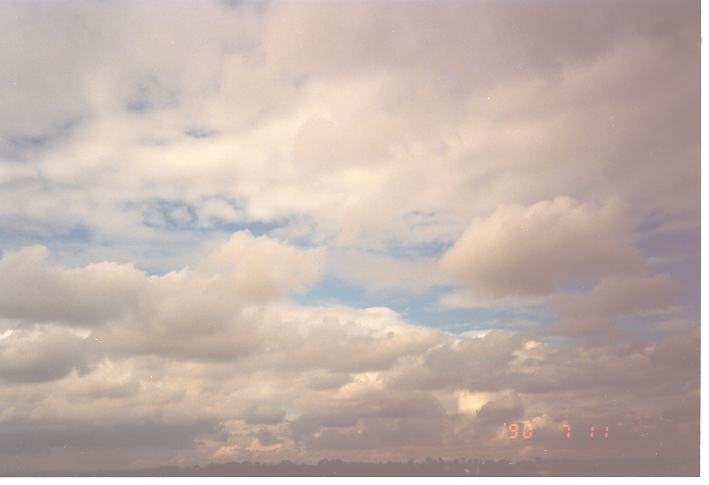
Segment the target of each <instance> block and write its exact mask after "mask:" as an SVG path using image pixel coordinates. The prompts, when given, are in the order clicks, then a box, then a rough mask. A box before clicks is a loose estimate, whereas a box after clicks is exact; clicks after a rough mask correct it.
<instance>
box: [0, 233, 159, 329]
mask: <svg viewBox="0 0 709 485" xmlns="http://www.w3.org/2000/svg"><path fill="white" fill-rule="evenodd" d="M48 254H49V252H48V250H47V248H45V247H43V246H32V247H26V248H23V249H21V250H19V251H15V252H8V253H6V254H4V255H3V257H2V259H0V274H1V275H2V276H1V277H0V282H1V283H0V286H1V288H0V290H1V291H0V295H1V296H0V315H2V316H3V317H6V318H16V319H20V320H28V321H35V322H36V321H54V322H57V321H58V322H61V321H66V322H70V323H73V324H85V325H96V324H100V323H103V322H105V321H107V320H110V319H115V318H120V317H121V316H122V315H124V314H125V313H130V312H132V311H135V310H137V308H138V306H139V304H140V298H141V294H142V293H143V292H144V291H145V289H147V288H146V286H147V284H148V279H147V278H146V277H145V274H144V273H142V272H140V271H138V270H136V269H135V268H134V267H133V266H131V265H121V264H114V263H96V264H90V265H88V266H86V267H84V268H66V267H62V266H60V265H56V264H52V263H51V262H50V261H49V260H48V259H47V256H48Z"/></svg>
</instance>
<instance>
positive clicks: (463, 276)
mask: <svg viewBox="0 0 709 485" xmlns="http://www.w3.org/2000/svg"><path fill="white" fill-rule="evenodd" d="M441 266H442V268H443V270H444V271H446V272H447V273H448V274H449V275H450V276H451V277H453V278H455V279H457V280H458V281H460V282H462V283H465V284H467V285H469V286H470V287H471V288H472V290H473V291H474V292H480V293H481V294H482V295H484V296H491V297H505V296H509V295H514V296H518V295H521V296H526V295H540V294H542V295H543V294H545V293H550V292H552V291H553V290H555V289H557V288H559V287H560V286H561V285H563V284H565V283H572V282H575V281H584V280H589V279H596V278H599V277H603V276H607V275H613V274H623V273H635V272H638V271H640V270H642V269H643V268H644V261H643V258H642V254H641V253H640V252H639V251H638V250H637V249H636V248H635V247H633V245H632V226H631V225H630V221H629V220H628V216H627V214H626V212H625V211H624V209H623V207H622V205H621V204H620V203H619V202H618V201H610V202H607V203H606V204H604V205H602V206H598V207H596V206H593V205H587V204H582V203H579V202H577V201H575V200H573V199H570V198H565V197H559V198H556V199H553V200H548V201H542V202H538V203H536V204H533V205H531V206H528V207H523V206H519V205H512V206H503V207H500V208H498V209H497V210H495V211H494V212H493V213H492V214H491V215H490V216H488V217H487V218H478V219H474V220H473V222H472V223H471V224H470V226H468V228H467V229H466V230H465V232H464V233H463V234H462V235H461V237H460V238H459V239H458V240H457V241H456V243H455V245H454V246H453V247H452V248H451V249H450V250H449V251H448V252H447V253H446V254H445V255H444V256H443V258H442V260H441Z"/></svg>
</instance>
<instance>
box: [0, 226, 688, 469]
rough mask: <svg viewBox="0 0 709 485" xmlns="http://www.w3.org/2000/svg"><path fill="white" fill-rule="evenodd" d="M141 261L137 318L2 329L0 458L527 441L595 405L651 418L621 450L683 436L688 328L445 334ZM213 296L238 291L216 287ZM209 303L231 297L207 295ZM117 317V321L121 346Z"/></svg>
mask: <svg viewBox="0 0 709 485" xmlns="http://www.w3.org/2000/svg"><path fill="white" fill-rule="evenodd" d="M239 237H244V235H241V236H239ZM248 237H250V238H251V242H254V241H258V240H259V239H258V238H253V237H251V236H248ZM237 239H239V238H237ZM232 242H233V240H232ZM232 242H229V243H227V244H226V246H225V247H223V248H222V249H225V248H226V249H225V251H220V250H218V251H216V252H215V253H214V254H215V255H217V256H218V257H217V259H216V261H224V260H223V259H221V258H222V257H226V256H225V255H226V254H231V253H230V252H229V249H230V246H231V244H232ZM266 248H271V249H273V247H272V241H268V244H266ZM281 249H283V248H281ZM258 253H259V251H256V253H255V254H258ZM288 254H290V252H289V251H288ZM254 257H255V255H254ZM207 259H209V258H207ZM226 261H231V258H229V257H226ZM237 261H238V259H237ZM237 266H238V265H237ZM207 267H208V265H207V266H205V267H204V268H207ZM218 267H219V268H222V269H224V270H225V271H227V272H228V271H229V269H228V265H227V264H226V263H224V264H221V265H219V266H218ZM201 271H205V272H206V271H207V269H202V270H201ZM234 271H236V269H234ZM143 278H146V279H148V280H150V281H153V282H158V283H156V284H159V288H157V289H155V290H154V294H153V295H152V296H151V300H150V301H146V302H144V304H143V305H144V306H145V308H144V309H142V310H141V311H143V312H144V313H142V314H139V315H137V316H138V317H140V320H138V321H132V320H131V318H128V317H125V316H121V317H119V318H116V319H112V320H107V321H106V322H104V323H102V324H100V325H98V326H93V327H90V328H82V326H81V325H78V328H79V329H75V328H74V327H72V326H67V322H62V324H61V325H59V324H57V323H43V324H41V325H40V324H35V325H34V326H31V325H32V324H28V323H25V324H23V325H21V326H17V327H16V328H14V329H12V330H8V331H5V333H3V338H2V340H0V364H1V365H0V378H2V379H3V381H4V383H5V385H4V386H3V388H2V389H1V390H0V402H2V403H4V404H6V405H3V407H2V412H1V413H0V437H1V438H2V440H1V441H2V442H3V443H4V445H3V451H4V453H3V466H6V467H9V468H8V469H10V468H12V467H15V469H23V468H22V467H25V469H26V468H28V467H29V468H30V469H33V470H38V469H79V468H84V467H86V466H87V465H86V461H83V462H81V461H80V459H81V457H85V456H87V454H88V456H91V457H92V461H91V463H92V465H91V466H94V467H102V468H104V469H105V468H107V467H108V468H116V467H127V466H140V465H141V464H142V465H143V466H145V464H168V463H172V464H190V463H195V462H200V461H207V460H234V459H236V460H241V459H251V460H254V459H258V460H280V459H286V458H287V459H298V458H303V457H307V458H308V459H311V458H318V457H340V458H351V459H382V457H386V458H389V459H398V460H400V459H405V458H406V457H409V456H426V455H431V454H432V453H433V454H436V453H445V454H446V455H447V456H470V454H471V453H474V454H475V455H476V456H484V457H491V456H492V457H510V456H520V457H524V456H528V455H529V454H532V455H534V453H542V447H548V446H552V445H553V446H558V445H559V443H556V444H555V442H554V439H555V437H558V436H557V435H558V431H559V427H560V426H561V424H562V423H564V422H566V421H568V420H570V419H574V420H576V421H575V422H578V423H590V422H593V420H594V419H595V420H598V419H600V417H602V418H603V419H607V420H612V423H613V426H614V430H615V431H617V430H618V429H619V430H623V433H624V436H625V435H627V436H629V438H628V439H627V440H626V441H629V440H631V439H632V436H633V433H636V434H637V433H642V432H645V431H646V430H648V429H649V430H651V431H652V432H651V433H650V435H651V436H652V438H651V439H650V440H649V441H648V442H646V443H647V444H645V445H644V446H643V447H640V448H639V449H634V451H633V453H634V454H637V455H638V456H642V455H643V454H647V453H651V452H654V450H655V448H654V447H656V446H659V444H660V443H662V442H663V441H662V440H663V439H671V440H673V442H674V443H675V444H676V445H677V446H681V447H684V448H683V449H686V448H687V447H691V446H690V445H688V444H687V443H690V441H691V432H690V431H687V430H689V429H690V428H691V425H692V423H696V416H695V415H694V414H693V413H694V409H695V408H694V407H693V402H694V400H695V399H696V396H697V394H696V392H695V391H696V390H697V389H698V379H696V377H697V376H694V375H693V374H692V373H691V372H688V369H691V368H692V366H694V365H696V359H694V360H693V359H689V360H687V358H686V356H687V355H689V350H688V349H694V350H692V351H693V352H696V349H695V348H694V347H693V346H694V345H695V344H696V341H697V335H696V333H691V332H690V333H687V332H686V331H682V332H675V333H672V334H668V335H667V336H666V337H664V338H663V339H661V340H659V341H658V342H656V343H649V342H644V341H642V340H640V341H638V342H636V343H628V344H623V345H613V344H611V345H607V344H606V345H600V346H599V345H596V346H591V347H584V346H575V347H570V346H566V347H564V346H558V345H556V344H555V343H554V342H553V341H547V340H544V339H543V338H540V339H537V340H534V339H531V338H530V336H529V335H525V334H523V333H519V332H510V331H500V330H492V331H487V332H478V333H471V334H468V335H457V336H456V335H451V334H446V333H444V332H442V331H440V330H436V329H431V328H426V327H420V326H414V325H411V324H409V323H407V322H405V321H403V320H402V319H401V317H400V316H399V315H397V314H396V313H395V312H393V311H391V310H389V309H386V308H370V309H363V310H358V309H352V308H348V307H343V306H329V307H324V306H323V307H303V306H300V305H296V304H295V303H292V302H288V301H270V302H266V303H263V302H262V301H261V300H260V297H259V295H256V299H255V301H254V302H251V303H248V305H247V306H246V307H244V305H246V303H245V302H243V301H242V300H240V299H239V298H238V295H236V294H235V293H234V288H233V287H231V286H229V283H228V282H229V280H223V281H220V280H219V278H220V276H219V274H218V273H217V274H211V276H208V273H204V274H199V275H197V273H195V274H191V273H188V272H187V271H185V272H183V273H181V274H178V275H172V276H170V277H168V275H165V276H146V275H143ZM166 278H167V279H166ZM190 278H193V280H190ZM203 279H206V280H207V282H204V280H203ZM215 282H220V283H221V284H223V285H224V286H225V288H220V286H219V285H215V284H212V283H215ZM208 283H209V284H208ZM146 285H148V284H147V283H146ZM180 285H186V286H184V287H182V286H180ZM175 288H177V289H175ZM178 290H179V291H178ZM188 290H189V291H188ZM224 290H228V291H226V292H225V291H224ZM191 292H192V293H191ZM195 295H196V296H195ZM210 295H211V296H210ZM224 295H227V296H229V297H233V299H232V298H229V299H228V303H224V302H223V301H222V298H223V297H224ZM179 302H181V303H182V305H179V304H178V303H179ZM200 302H202V303H201V304H200ZM200 305H201V306H200ZM219 305H223V306H224V307H227V306H230V305H231V306H232V307H235V308H236V309H237V310H235V311H236V313H226V314H223V315H222V314H219V312H217V314H210V313H209V312H208V310H209V309H210V308H211V307H212V306H219ZM241 307H243V308H247V309H248V312H247V314H248V315H249V316H250V318H246V319H243V317H244V314H243V313H239V310H238V309H239V308H241ZM157 308H160V309H162V310H161V311H162V312H164V313H160V312H158V311H157V310H156V309H157ZM633 308H634V307H633ZM156 312H157V313H156ZM183 314H184V315H183ZM200 315H201V319H200V318H199V317H200ZM180 318H184V320H180ZM215 322H216V323H215ZM28 325H30V326H28ZM195 326H196V327H198V329H197V330H195V328H194V327H195ZM167 328H169V329H170V331H168V330H166V329H167ZM125 331H130V332H131V334H130V338H125V339H123V340H121V341H120V345H119V340H118V337H117V336H119V335H121V332H125ZM254 335H256V336H257V337H254ZM254 338H256V340H250V339H254ZM180 340H182V341H188V342H189V344H183V343H180ZM244 342H247V343H248V344H245V343H244ZM234 349H236V351H234ZM50 380H51V381H50ZM600 396H611V397H610V398H606V399H603V398H601V397H600ZM461 399H462V400H461ZM611 400H612V402H611ZM560 403H561V404H560ZM637 416H641V417H642V420H643V421H642V422H638V421H637V420H636V417H637ZM501 420H502V421H501ZM510 420H519V421H520V422H530V423H533V426H534V428H535V430H536V431H535V432H538V433H539V440H538V442H537V441H535V442H530V444H529V446H530V448H526V451H524V453H522V452H521V450H520V449H519V448H517V449H515V448H513V447H512V444H511V443H510V442H509V439H508V438H506V437H505V436H504V433H502V434H501V432H503V431H504V430H503V429H502V424H503V422H505V421H510ZM667 420H674V421H673V422H677V423H679V424H678V426H680V425H681V426H683V427H684V428H682V429H683V430H684V431H682V430H680V429H679V428H677V429H673V428H672V427H671V426H670V427H668V426H667V424H666V423H667ZM609 422H611V421H609ZM584 425H585V424H584ZM579 426H581V424H579ZM616 428H617V429H616ZM687 433H689V434H687ZM96 435H98V437H97V436H96ZM668 436H669V438H668ZM626 441H622V443H626ZM626 444H627V443H626ZM564 446H567V448H568V446H570V445H564ZM434 451H435V453H434ZM564 452H565V453H566V452H568V454H569V456H574V453H579V452H582V453H585V450H584V449H583V447H578V446H576V447H574V446H571V447H570V448H568V449H566V451H564ZM610 452H611V450H610V448H609V449H608V450H606V451H605V452H599V450H595V451H592V453H591V454H592V455H594V456H595V455H601V456H603V455H604V453H610ZM81 463H83V465H82V464H81ZM62 467H63V468H62Z"/></svg>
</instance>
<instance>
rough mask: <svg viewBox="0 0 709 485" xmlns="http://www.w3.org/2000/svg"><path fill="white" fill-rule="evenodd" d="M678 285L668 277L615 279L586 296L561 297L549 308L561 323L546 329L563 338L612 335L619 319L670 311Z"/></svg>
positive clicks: (664, 275)
mask: <svg viewBox="0 0 709 485" xmlns="http://www.w3.org/2000/svg"><path fill="white" fill-rule="evenodd" d="M676 290H677V286H676V284H675V282H674V281H673V280H672V278H670V276H669V275H666V274H660V275H654V276H613V277H608V278H604V279H602V280H601V281H600V282H599V283H598V285H597V286H595V287H593V289H592V290H591V291H590V292H588V293H587V294H585V295H573V294H559V295H555V296H554V297H552V298H551V301H550V305H551V307H552V308H553V309H554V310H556V311H557V312H558V314H559V322H558V323H557V324H555V325H552V326H551V327H549V328H548V329H547V331H548V332H549V333H552V334H553V333H557V334H561V335H584V334H586V335H588V334H591V335H593V334H603V333H607V332H611V331H612V330H613V329H614V327H615V324H616V323H617V320H618V319H619V318H620V317H624V316H628V315H637V314H647V313H649V312H652V311H656V310H662V309H667V308H668V307H669V306H670V305H671V304H672V302H673V297H674V296H675V294H676Z"/></svg>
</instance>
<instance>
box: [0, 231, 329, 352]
mask: <svg viewBox="0 0 709 485" xmlns="http://www.w3.org/2000/svg"><path fill="white" fill-rule="evenodd" d="M317 254H318V251H317V250H316V249H311V250H302V251H301V250H297V249H295V248H293V247H291V246H288V245H285V244H282V243H279V242H276V241H273V240H271V239H269V238H266V237H254V236H252V235H251V234H250V233H248V232H241V233H236V234H235V235H234V236H232V238H231V239H230V240H229V241H227V242H226V243H224V244H222V245H221V246H219V247H217V248H216V249H215V250H214V251H213V252H212V253H211V254H210V255H208V256H207V257H206V258H205V260H204V261H203V263H202V264H201V265H200V268H199V269H198V270H195V271H192V270H189V269H184V270H181V271H176V272H170V273H168V274H165V275H163V276H149V275H147V274H146V273H144V272H142V271H140V270H137V269H135V268H134V267H133V266H132V265H117V264H114V263H97V264H90V265H88V266H85V267H83V268H66V267H63V266H60V265H56V264H53V263H50V262H49V261H48V260H47V250H46V249H45V248H40V247H32V248H26V249H23V250H21V251H18V252H14V253H8V254H6V255H4V257H3V258H2V260H0V274H1V275H2V278H1V279H2V281H3V282H5V284H6V285H7V289H6V291H4V292H3V296H2V298H1V299H0V315H2V316H3V317H6V318H15V319H19V320H21V321H27V322H42V321H49V320H51V321H53V322H56V323H61V324H65V325H69V326H73V327H83V328H95V331H94V332H93V334H92V338H93V340H94V341H95V342H96V343H95V345H98V346H100V347H102V348H107V349H111V350H112V351H116V352H127V353H134V352H144V353H156V354H166V355H179V356H192V357H197V358H221V357H225V356H229V357H233V356H235V355H238V354H240V353H242V352H245V351H247V349H251V348H253V347H255V346H256V345H258V344H259V343H260V342H261V339H262V338H263V336H262V335H261V333H260V328H259V327H258V325H257V322H258V320H259V313H258V311H257V310H253V309H252V308H250V307H252V306H253V305H258V304H260V303H264V302H266V301H269V300H274V299H279V298H282V297H284V296H285V295H286V294H287V293H288V291H289V290H298V289H302V287H303V285H305V284H307V283H310V282H313V281H314V280H315V278H317V276H318V274H319V271H318V265H319V263H318V257H317ZM108 322H113V323H120V324H117V325H106V323H108Z"/></svg>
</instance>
